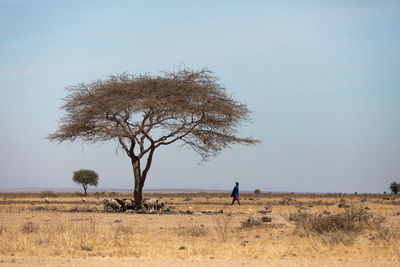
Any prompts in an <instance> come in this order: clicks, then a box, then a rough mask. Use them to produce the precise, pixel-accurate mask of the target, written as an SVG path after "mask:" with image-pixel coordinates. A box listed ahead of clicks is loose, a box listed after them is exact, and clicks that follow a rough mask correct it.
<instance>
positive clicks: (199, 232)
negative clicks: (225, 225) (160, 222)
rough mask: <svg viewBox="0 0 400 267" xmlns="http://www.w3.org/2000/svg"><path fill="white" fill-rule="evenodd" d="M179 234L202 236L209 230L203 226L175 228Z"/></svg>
mask: <svg viewBox="0 0 400 267" xmlns="http://www.w3.org/2000/svg"><path fill="white" fill-rule="evenodd" d="M175 232H176V234H177V235H178V236H191V237H200V236H204V235H206V234H207V230H206V229H204V228H203V227H201V226H189V227H179V228H177V229H175Z"/></svg>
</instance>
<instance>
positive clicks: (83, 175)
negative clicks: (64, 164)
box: [72, 169, 99, 196]
mask: <svg viewBox="0 0 400 267" xmlns="http://www.w3.org/2000/svg"><path fill="white" fill-rule="evenodd" d="M72 181H74V182H75V183H77V184H81V185H82V186H83V190H84V191H85V196H86V191H87V188H88V185H94V186H97V184H98V183H99V175H98V174H97V173H96V172H95V171H92V170H85V169H80V170H79V171H74V175H73V176H72Z"/></svg>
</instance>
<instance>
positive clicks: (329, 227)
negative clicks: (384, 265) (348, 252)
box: [296, 208, 382, 244]
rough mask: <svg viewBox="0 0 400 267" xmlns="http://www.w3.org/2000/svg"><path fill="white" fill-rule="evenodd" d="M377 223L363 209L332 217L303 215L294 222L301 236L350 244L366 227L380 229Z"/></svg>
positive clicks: (347, 211) (378, 222) (379, 221)
mask: <svg viewBox="0 0 400 267" xmlns="http://www.w3.org/2000/svg"><path fill="white" fill-rule="evenodd" d="M381 221H382V218H380V219H379V220H378V221H377V220H376V218H374V217H372V215H370V214H369V213H368V212H366V211H365V210H364V209H354V208H353V209H350V210H346V211H345V212H343V213H339V214H333V215H322V214H304V216H303V217H302V219H301V220H297V221H296V231H297V233H299V234H300V235H302V236H320V237H321V238H322V239H324V240H325V241H329V242H333V243H344V244H351V243H352V242H353V240H354V239H355V237H356V236H357V235H358V234H359V233H361V232H362V231H363V230H364V229H366V228H367V227H369V226H371V227H375V228H376V227H380V223H381Z"/></svg>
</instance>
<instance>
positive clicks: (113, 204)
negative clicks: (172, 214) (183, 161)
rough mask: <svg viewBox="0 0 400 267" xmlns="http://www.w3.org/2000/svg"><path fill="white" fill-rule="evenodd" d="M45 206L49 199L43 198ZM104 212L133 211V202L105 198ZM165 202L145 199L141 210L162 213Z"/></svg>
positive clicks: (124, 199) (127, 199) (131, 200)
mask: <svg viewBox="0 0 400 267" xmlns="http://www.w3.org/2000/svg"><path fill="white" fill-rule="evenodd" d="M44 202H45V203H46V204H49V203H50V200H49V198H47V197H46V198H44ZM82 204H86V198H82ZM103 204H104V211H106V212H123V211H127V210H134V208H135V207H134V206H135V201H134V200H133V199H131V198H106V199H104V200H103ZM164 206H165V201H161V200H158V199H150V198H145V199H143V200H142V209H143V210H144V211H160V212H161V211H163V210H164Z"/></svg>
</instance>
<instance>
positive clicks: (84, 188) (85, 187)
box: [82, 185, 87, 196]
mask: <svg viewBox="0 0 400 267" xmlns="http://www.w3.org/2000/svg"><path fill="white" fill-rule="evenodd" d="M82 186H83V190H85V194H84V195H85V196H86V190H87V185H86V186H85V185H82Z"/></svg>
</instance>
